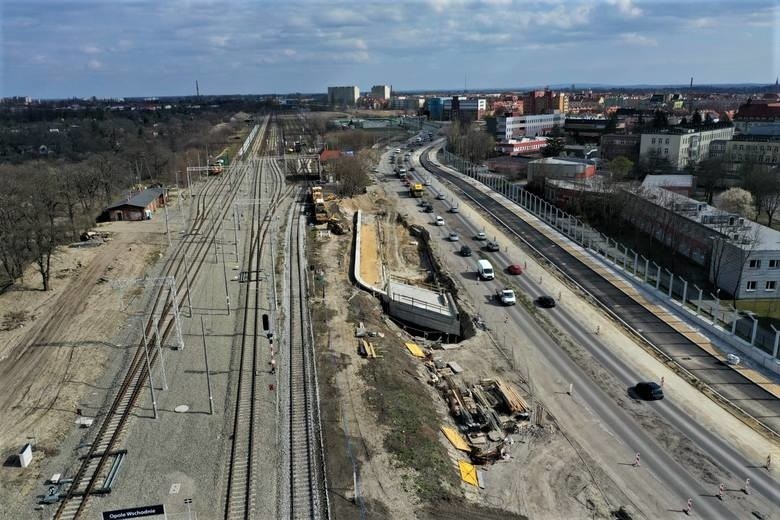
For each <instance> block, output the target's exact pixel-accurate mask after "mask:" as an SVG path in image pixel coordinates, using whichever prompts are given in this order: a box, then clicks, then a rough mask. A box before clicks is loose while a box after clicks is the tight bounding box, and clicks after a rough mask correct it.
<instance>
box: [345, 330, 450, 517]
mask: <svg viewBox="0 0 780 520" xmlns="http://www.w3.org/2000/svg"><path fill="white" fill-rule="evenodd" d="M382 355H383V358H382V359H381V360H376V361H375V362H371V363H366V364H365V365H363V366H362V367H361V368H360V370H359V371H358V373H359V374H360V377H361V378H363V380H364V381H365V382H366V383H367V384H368V385H369V386H370V387H372V388H373V391H372V392H369V393H368V394H367V395H366V401H367V403H368V405H369V407H370V408H371V409H372V410H373V411H374V412H375V413H376V416H377V422H378V423H379V424H380V425H382V426H385V427H386V428H387V429H388V433H387V435H386V436H385V439H384V446H385V449H386V450H387V451H388V452H389V453H390V454H392V455H393V456H394V457H395V460H396V461H397V462H398V464H399V465H400V466H403V467H405V468H409V469H412V470H414V472H415V473H416V475H415V477H414V478H407V479H406V480H405V482H404V485H405V487H406V488H407V490H409V491H411V492H414V493H415V494H416V495H417V496H418V497H419V498H420V499H421V500H422V501H424V502H430V501H436V502H439V501H449V500H450V499H451V498H452V496H451V494H452V491H453V490H454V489H457V481H456V471H455V467H454V466H453V464H452V461H450V459H449V456H448V455H447V452H446V450H445V449H444V446H443V445H442V444H441V442H439V439H438V428H439V424H438V422H439V421H438V413H437V411H436V409H435V408H434V406H433V400H432V399H431V398H430V395H429V393H428V391H427V389H426V387H425V385H423V384H422V383H421V382H419V381H418V380H417V379H414V378H413V377H410V372H412V370H413V369H414V367H413V365H412V361H411V360H410V359H408V358H407V357H406V356H405V355H404V354H403V352H402V351H401V348H400V347H399V346H398V345H393V346H387V345H384V348H382Z"/></svg>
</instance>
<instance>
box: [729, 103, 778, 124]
mask: <svg viewBox="0 0 780 520" xmlns="http://www.w3.org/2000/svg"><path fill="white" fill-rule="evenodd" d="M752 117H759V118H770V117H774V118H780V103H757V102H752V103H745V104H744V105H741V106H740V107H739V110H737V115H736V116H735V119H737V120H739V119H744V118H752Z"/></svg>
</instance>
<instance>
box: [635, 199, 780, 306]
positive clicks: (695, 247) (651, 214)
mask: <svg viewBox="0 0 780 520" xmlns="http://www.w3.org/2000/svg"><path fill="white" fill-rule="evenodd" d="M626 193H629V194H631V195H633V196H634V199H633V200H632V202H631V204H630V205H629V206H627V207H630V210H625V211H624V217H625V218H626V219H627V220H629V221H630V222H631V223H632V224H633V225H634V226H636V227H638V228H639V229H642V230H643V231H645V232H646V233H648V234H650V235H651V236H653V237H654V238H655V239H656V240H658V241H659V242H661V243H663V244H665V245H666V246H667V247H670V248H672V249H674V250H676V251H677V252H678V253H680V254H682V255H683V256H685V257H686V258H689V259H691V260H693V261H694V262H696V263H697V264H699V265H702V266H705V267H708V270H709V279H710V282H712V283H713V284H715V286H716V287H718V288H720V289H721V290H723V291H725V292H726V293H728V294H732V295H734V297H735V298H736V299H738V300H743V299H775V298H780V291H779V290H780V287H778V285H779V284H780V231H777V230H774V229H771V228H768V227H766V226H762V225H760V224H757V223H756V222H753V221H751V220H749V219H746V218H744V217H741V216H739V215H735V214H733V213H728V212H726V211H723V210H720V209H717V208H715V207H713V206H710V205H708V204H705V203H704V202H700V201H698V200H694V199H691V198H688V197H685V196H684V195H680V194H679V193H675V192H673V191H670V190H669V189H666V188H665V187H661V186H642V187H641V188H639V189H635V190H626Z"/></svg>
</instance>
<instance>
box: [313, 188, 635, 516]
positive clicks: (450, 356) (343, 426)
mask: <svg viewBox="0 0 780 520" xmlns="http://www.w3.org/2000/svg"><path fill="white" fill-rule="evenodd" d="M372 190H374V192H372V193H369V194H367V195H364V196H361V197H358V198H356V199H355V200H351V201H348V202H346V203H344V204H342V211H343V212H344V214H345V215H347V216H348V215H349V213H350V212H351V211H354V210H356V209H357V208H361V209H363V210H364V222H368V223H369V224H364V226H369V227H372V228H374V229H380V230H381V231H379V232H378V233H376V234H378V235H380V236H381V239H380V240H379V242H380V243H379V244H378V249H379V251H378V257H379V259H380V260H381V262H382V263H383V265H384V266H385V267H386V268H387V270H388V274H389V275H391V276H402V277H405V278H412V277H414V278H423V277H424V273H425V272H426V271H427V269H426V266H424V265H423V264H422V260H421V257H420V254H419V252H418V248H417V244H416V243H414V242H413V240H412V237H411V236H410V235H409V232H408V230H407V229H406V228H404V227H403V226H402V225H400V224H398V223H397V221H396V215H397V212H396V208H395V207H394V206H393V205H392V204H390V203H388V202H387V199H386V197H385V196H384V194H383V193H382V192H381V187H374V188H372ZM377 201H378V204H377ZM366 211H368V212H372V211H373V213H370V214H369V215H368V218H366ZM364 229H365V227H364ZM350 247H351V242H350V240H349V237H348V236H347V237H334V236H331V237H330V238H327V239H326V240H324V241H320V242H319V243H318V245H317V248H318V250H317V251H316V253H315V255H316V256H318V257H321V258H333V257H334V256H335V257H338V258H339V260H340V261H339V262H338V265H339V268H338V269H336V268H327V266H326V270H325V282H324V283H326V284H327V288H328V290H327V298H326V301H325V303H326V310H324V311H320V313H319V316H316V315H315V319H316V318H317V317H319V318H320V319H323V320H327V324H326V325H323V324H320V325H319V333H318V334H317V335H318V343H319V344H320V349H321V350H320V352H321V357H320V364H321V366H322V372H321V374H322V375H323V376H322V379H321V385H322V389H321V391H322V392H323V394H322V396H323V398H322V400H323V403H324V409H325V411H324V415H325V418H326V419H327V420H326V421H325V422H326V425H327V426H326V429H327V431H326V442H327V449H326V451H327V453H328V457H329V466H328V471H329V475H328V476H329V478H330V479H331V484H332V486H333V488H334V489H335V490H337V492H336V494H335V496H334V501H333V504H332V505H333V507H334V514H335V517H337V518H359V517H360V513H361V508H362V510H363V513H364V514H367V515H368V516H367V517H368V518H388V519H390V518H435V519H439V518H441V519H444V518H452V517H453V515H455V516H458V517H461V516H471V517H472V518H496V519H498V518H523V517H528V518H594V517H595V518H608V517H609V516H610V512H611V511H613V510H614V509H615V507H616V504H624V503H628V502H629V500H627V499H626V497H625V496H624V495H623V494H622V493H621V492H620V490H619V489H618V487H617V486H616V485H615V483H614V482H613V481H612V480H611V479H610V478H609V477H608V476H607V475H606V474H604V473H603V472H601V471H600V470H599V468H598V466H597V464H596V463H595V462H594V461H592V460H589V459H588V457H587V455H586V454H584V453H583V450H581V449H579V447H578V446H577V444H576V443H575V442H574V441H572V440H571V439H570V438H569V437H568V436H567V435H566V434H565V432H562V431H561V430H560V429H559V428H558V426H557V424H556V423H555V420H554V417H552V415H550V414H549V412H547V413H545V420H544V421H543V423H542V425H530V424H527V425H525V427H524V428H523V429H522V430H521V433H519V434H516V435H514V436H513V438H514V439H515V443H514V444H513V445H512V447H511V449H510V454H511V459H510V460H509V461H501V462H498V463H495V464H493V465H489V466H484V467H483V469H484V470H485V471H486V473H485V478H486V482H487V486H486V488H485V489H477V488H473V487H472V486H469V485H467V484H464V483H461V481H460V478H459V476H458V470H457V460H458V459H462V458H464V457H463V455H462V454H460V453H459V452H457V451H456V450H455V449H454V448H453V447H452V446H451V445H450V444H449V442H448V441H447V440H446V439H445V438H444V436H443V435H442V434H441V433H439V426H441V425H452V419H451V418H450V416H449V412H448V409H447V407H446V404H445V402H444V400H443V399H442V398H441V396H440V395H439V394H438V393H437V392H436V391H435V390H434V389H433V388H432V387H431V386H430V385H429V384H426V381H427V376H426V370H425V369H424V367H423V364H422V362H421V361H419V360H416V359H414V358H412V357H411V356H410V355H409V354H408V353H407V352H406V351H405V349H404V348H403V346H402V345H403V341H407V340H409V339H410V338H409V337H407V336H406V335H405V333H403V332H402V331H401V329H400V328H399V327H398V326H396V325H395V324H394V323H392V322H390V321H389V320H387V319H386V317H385V316H383V314H382V310H381V306H380V304H379V302H378V300H375V299H374V298H372V297H370V296H369V295H367V294H365V293H363V292H361V291H359V290H357V289H355V288H354V287H353V286H352V285H351V284H349V282H348V272H347V266H349V265H350V262H349V255H350V250H349V248H350ZM316 262H317V261H316V260H315V263H316ZM333 265H334V263H332V262H331V263H329V266H333ZM412 275H414V276H412ZM315 307H316V306H315ZM358 321H362V322H363V323H364V324H365V326H366V327H367V328H368V329H369V330H372V331H377V332H381V333H382V335H383V337H375V338H373V339H372V340H371V341H372V342H373V344H374V345H375V347H376V348H377V350H378V351H379V355H380V357H379V358H378V359H375V360H367V359H364V358H361V357H360V356H359V355H358V353H357V340H356V339H355V337H354V334H355V326H356V325H357V322H358ZM435 355H436V356H437V357H442V358H444V359H446V360H452V361H457V362H459V363H460V364H461V366H464V367H468V369H467V371H466V372H464V373H463V374H461V375H460V376H457V377H459V378H462V379H463V380H464V381H475V380H477V379H481V378H488V377H496V376H501V377H502V378H504V379H505V380H506V381H509V382H511V383H512V384H514V385H515V386H516V388H518V389H519V390H520V391H521V393H523V394H524V395H525V396H526V398H528V393H529V392H528V387H527V386H526V385H525V382H524V381H523V380H522V379H521V378H520V376H519V375H518V374H517V373H516V372H510V371H509V370H507V366H506V365H507V362H506V359H504V358H502V357H501V356H500V355H499V353H498V352H497V351H496V349H495V348H494V347H493V346H492V345H491V344H490V339H489V338H488V337H487V335H485V334H484V333H481V332H479V333H478V334H477V335H476V336H475V337H473V338H471V339H469V340H467V341H464V342H462V343H461V346H460V348H456V349H454V350H447V351H436V354H435ZM389 400H394V401H395V406H396V407H398V402H400V401H407V400H408V401H410V402H413V403H416V404H415V407H416V408H420V407H423V406H426V405H427V406H428V408H429V409H428V410H427V412H426V414H425V416H424V417H417V418H416V421H417V422H415V420H413V419H412V418H409V419H407V420H406V421H405V422H404V421H401V422H400V425H399V426H398V428H393V427H392V424H393V423H394V421H396V422H397V418H393V411H392V410H393V405H391V404H390V403H391V401H389ZM377 402H380V403H383V404H381V405H378V404H377ZM388 415H389V416H390V419H388V418H387V417H386V416H388ZM401 427H403V428H404V429H403V430H400V431H399V429H400V428H401ZM406 430H413V431H406ZM399 437H400V444H401V446H398V444H399V443H398V441H399ZM428 440H432V441H433V443H434V445H435V447H432V448H431V449H430V450H427V451H428V452H435V453H433V454H431V453H427V455H426V456H431V457H432V461H431V462H430V463H429V464H427V465H430V466H433V467H434V469H435V471H433V472H431V473H430V474H428V473H426V474H424V475H423V474H421V473H420V472H419V471H417V470H414V469H411V468H410V466H411V464H406V463H405V461H404V460H403V459H404V457H405V456H406V457H408V456H409V454H407V453H406V450H405V449H404V447H403V445H404V444H408V445H412V444H415V443H424V442H426V441H428ZM432 446H433V445H432ZM417 455H418V456H419V453H417ZM442 461H443V464H442ZM353 467H355V468H356V469H357V472H358V474H359V475H360V480H359V500H357V504H355V503H354V502H353V501H352V497H353V496H354V495H353V493H354V492H353V489H352V468H353ZM530 468H533V469H532V470H531V469H530ZM428 480H438V481H439V485H438V487H437V486H427V485H426V486H420V485H419V483H420V482H421V481H428ZM561 483H563V485H561ZM421 497H422V498H421ZM445 497H446V498H445ZM635 513H637V512H635ZM639 517H641V516H635V518H639Z"/></svg>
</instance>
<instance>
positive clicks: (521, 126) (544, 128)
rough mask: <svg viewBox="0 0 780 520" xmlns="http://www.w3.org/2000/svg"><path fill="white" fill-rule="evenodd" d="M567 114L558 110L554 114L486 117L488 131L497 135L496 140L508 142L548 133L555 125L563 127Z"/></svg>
mask: <svg viewBox="0 0 780 520" xmlns="http://www.w3.org/2000/svg"><path fill="white" fill-rule="evenodd" d="M565 122H566V116H564V114H563V113H561V112H557V113H553V114H536V115H525V114H524V115H518V116H516V115H514V114H505V115H503V116H496V117H488V118H486V119H485V124H486V127H487V131H488V132H489V133H491V134H493V135H495V136H496V141H499V142H507V141H509V140H510V139H520V138H522V137H536V136H540V135H547V134H549V133H550V132H552V131H553V129H554V128H555V127H558V128H560V129H561V130H562V129H563V125H564V123H565Z"/></svg>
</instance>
